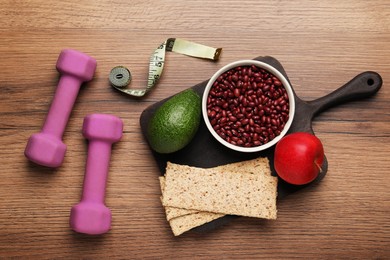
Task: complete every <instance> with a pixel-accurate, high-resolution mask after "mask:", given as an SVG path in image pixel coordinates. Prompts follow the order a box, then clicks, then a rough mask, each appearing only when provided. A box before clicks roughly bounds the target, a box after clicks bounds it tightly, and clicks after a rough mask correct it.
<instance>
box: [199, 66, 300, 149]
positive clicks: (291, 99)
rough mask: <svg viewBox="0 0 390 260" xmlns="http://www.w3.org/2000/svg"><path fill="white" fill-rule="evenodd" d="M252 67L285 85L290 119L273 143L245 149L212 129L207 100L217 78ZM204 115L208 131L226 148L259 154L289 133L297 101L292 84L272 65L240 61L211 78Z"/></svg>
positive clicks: (223, 68)
mask: <svg viewBox="0 0 390 260" xmlns="http://www.w3.org/2000/svg"><path fill="white" fill-rule="evenodd" d="M251 65H254V66H256V67H259V68H262V69H264V70H266V71H268V72H270V73H271V74H273V75H274V76H275V77H277V78H278V79H279V81H280V82H281V83H282V84H283V87H284V88H285V90H286V92H287V95H288V99H289V118H288V120H287V122H286V123H285V126H284V128H283V130H282V131H281V133H280V134H279V135H277V136H276V137H275V138H274V139H272V140H271V141H269V142H267V143H265V144H263V145H259V146H252V147H244V146H238V145H234V144H231V143H229V142H227V141H226V140H224V139H223V138H222V137H221V136H219V134H218V133H217V132H216V131H215V130H214V128H213V127H212V125H211V123H210V120H209V117H208V114H207V99H208V96H209V92H210V89H211V88H212V86H213V84H214V82H215V81H216V80H217V78H218V77H219V76H220V75H222V74H223V73H225V72H227V71H229V70H231V69H233V68H235V67H239V66H251ZM202 114H203V119H204V122H205V123H206V126H207V128H208V130H209V131H210V133H211V134H212V135H213V136H214V137H215V139H217V140H218V141H219V142H220V143H221V144H223V145H224V146H226V147H228V148H230V149H233V150H235V151H239V152H258V151H262V150H265V149H267V148H270V147H271V146H273V145H275V144H276V143H277V142H278V141H279V140H280V139H281V138H282V137H283V136H284V135H285V134H286V133H287V131H288V129H289V128H290V126H291V123H292V121H293V118H294V114H295V99H294V95H293V91H292V88H291V85H290V83H289V82H288V80H287V79H286V78H285V77H284V76H283V75H282V73H280V72H279V71H278V70H277V69H275V68H274V67H272V66H271V65H269V64H267V63H264V62H261V61H257V60H239V61H236V62H232V63H230V64H228V65H226V66H224V67H222V68H221V69H220V70H218V71H217V72H216V73H215V74H214V75H213V76H212V77H211V78H210V80H209V81H208V83H207V85H206V88H205V90H204V93H203V98H202Z"/></svg>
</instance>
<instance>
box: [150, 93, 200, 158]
mask: <svg viewBox="0 0 390 260" xmlns="http://www.w3.org/2000/svg"><path fill="white" fill-rule="evenodd" d="M200 117H201V98H200V96H199V95H198V94H197V93H196V92H195V91H194V90H192V89H188V90H185V91H182V92H180V93H178V94H176V95H175V96H173V97H171V98H170V99H168V100H167V101H166V102H165V103H163V104H162V105H161V106H160V107H159V108H157V110H156V112H155V113H154V114H153V115H152V117H151V119H150V121H149V124H148V128H147V135H146V136H147V139H148V142H149V145H150V147H151V148H152V149H153V150H155V151H156V152H158V153H164V154H166V153H173V152H176V151H178V150H180V149H182V148H183V147H185V146H186V145H187V144H188V143H189V142H190V141H191V140H192V138H193V137H194V136H195V134H196V132H197V130H198V127H199V122H200Z"/></svg>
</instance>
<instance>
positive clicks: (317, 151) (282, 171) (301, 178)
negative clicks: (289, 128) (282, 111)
mask: <svg viewBox="0 0 390 260" xmlns="http://www.w3.org/2000/svg"><path fill="white" fill-rule="evenodd" d="M323 161H324V148H323V146H322V143H321V141H320V139H318V138H317V137H316V136H315V135H312V134H309V133H305V132H297V133H292V134H289V135H286V136H285V137H283V138H282V139H281V140H280V141H279V142H278V143H277V144H276V147H275V156H274V166H275V170H276V173H277V174H278V175H279V177H280V178H282V179H283V180H284V181H286V182H288V183H291V184H295V185H303V184H307V183H310V182H311V181H313V180H314V179H315V178H316V177H317V176H318V174H319V173H320V172H321V165H322V163H323Z"/></svg>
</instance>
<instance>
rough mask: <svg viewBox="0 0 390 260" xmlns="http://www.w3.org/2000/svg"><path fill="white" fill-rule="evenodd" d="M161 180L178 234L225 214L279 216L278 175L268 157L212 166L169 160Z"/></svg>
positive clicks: (171, 219)
mask: <svg viewBox="0 0 390 260" xmlns="http://www.w3.org/2000/svg"><path fill="white" fill-rule="evenodd" d="M159 179H160V186H161V191H162V194H163V195H162V197H161V201H162V204H163V205H164V208H165V211H166V215H167V220H168V221H169V223H170V225H171V228H172V231H173V233H174V235H175V236H178V235H180V234H182V233H183V232H185V231H188V230H190V229H192V228H194V227H197V226H200V225H203V224H205V223H208V222H210V221H212V220H215V219H217V218H219V217H222V216H224V215H225V214H230V215H241V216H248V217H259V218H266V219H276V195H277V192H276V186H277V178H276V177H273V176H271V170H270V168H269V163H268V159H267V158H258V159H254V160H248V161H243V162H238V163H232V164H227V165H223V166H218V167H215V168H209V169H203V168H197V167H191V166H186V165H179V164H174V163H171V162H168V163H167V168H166V174H165V176H161V177H160V178H159Z"/></svg>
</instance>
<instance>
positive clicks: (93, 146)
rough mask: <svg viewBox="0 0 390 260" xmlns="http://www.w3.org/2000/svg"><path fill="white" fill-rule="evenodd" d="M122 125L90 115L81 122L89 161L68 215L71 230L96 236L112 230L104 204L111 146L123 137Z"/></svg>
mask: <svg viewBox="0 0 390 260" xmlns="http://www.w3.org/2000/svg"><path fill="white" fill-rule="evenodd" d="M122 131H123V123H122V120H121V119H120V118H118V117H116V116H112V115H105V114H92V115H89V116H87V117H85V119H84V124H83V135H84V137H85V138H87V139H88V140H89V145H88V158H87V164H86V169H85V176H84V187H83V194H82V198H81V201H80V203H78V204H77V205H75V206H73V207H72V209H71V212H70V227H71V228H72V229H73V230H74V231H76V232H79V233H85V234H90V235H98V234H103V233H106V232H107V231H108V230H109V229H110V227H111V211H110V209H109V208H107V207H106V206H105V204H104V197H105V190H106V182H107V176H108V168H109V164H110V156H111V145H112V144H113V143H115V142H117V141H119V140H120V139H121V137H122Z"/></svg>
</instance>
